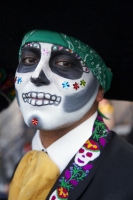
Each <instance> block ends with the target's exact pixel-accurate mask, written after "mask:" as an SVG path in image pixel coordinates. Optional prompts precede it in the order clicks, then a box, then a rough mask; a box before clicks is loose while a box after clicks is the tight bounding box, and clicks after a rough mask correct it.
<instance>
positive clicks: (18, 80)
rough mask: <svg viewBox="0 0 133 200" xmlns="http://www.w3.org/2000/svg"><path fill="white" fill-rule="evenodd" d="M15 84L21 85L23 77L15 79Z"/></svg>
mask: <svg viewBox="0 0 133 200" xmlns="http://www.w3.org/2000/svg"><path fill="white" fill-rule="evenodd" d="M14 83H17V84H21V83H22V77H18V78H17V76H16V77H15V79H14Z"/></svg>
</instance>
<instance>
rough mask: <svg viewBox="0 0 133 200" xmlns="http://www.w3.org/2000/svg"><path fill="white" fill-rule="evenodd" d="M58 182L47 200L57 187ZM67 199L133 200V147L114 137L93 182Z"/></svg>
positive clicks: (97, 167)
mask: <svg viewBox="0 0 133 200" xmlns="http://www.w3.org/2000/svg"><path fill="white" fill-rule="evenodd" d="M70 164H71V161H70V163H69V164H68V166H67V168H69V165H70ZM61 176H62V175H61ZM61 176H60V177H61ZM60 177H59V179H60ZM59 179H58V180H59ZM58 180H57V182H56V183H55V185H54V187H53V188H52V190H51V192H50V194H49V195H48V197H47V200H48V199H49V197H50V195H51V194H52V192H53V191H54V190H55V189H56V188H57V187H58V183H59V182H58ZM68 199H69V200H133V146H132V145H130V144H128V143H127V142H125V141H124V140H123V139H121V138H120V137H119V136H118V135H117V134H115V133H113V135H112V138H111V140H110V142H109V144H107V146H106V148H105V151H104V152H103V153H102V154H101V156H100V159H99V162H98V164H97V166H96V167H95V169H93V173H92V174H91V177H90V179H89V180H87V179H86V180H85V181H82V183H81V184H79V185H77V186H76V187H75V189H74V190H71V192H70V195H69V198H68Z"/></svg>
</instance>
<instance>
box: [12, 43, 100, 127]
mask: <svg viewBox="0 0 133 200" xmlns="http://www.w3.org/2000/svg"><path fill="white" fill-rule="evenodd" d="M27 46H28V45H27ZM29 46H31V48H30V49H29V47H24V49H23V51H22V52H23V53H22V60H21V61H20V63H19V66H18V69H17V72H16V79H15V80H16V81H15V87H16V91H17V97H18V101H19V105H20V109H21V111H22V114H23V117H24V120H25V123H26V124H27V125H28V126H30V127H35V128H36V129H40V130H54V129H58V128H60V127H65V126H68V125H70V124H73V123H74V122H76V121H78V120H79V119H81V118H82V117H83V116H84V115H85V114H86V113H87V112H88V111H89V110H90V108H91V107H92V105H93V103H94V101H95V98H96V95H97V92H98V88H99V83H98V81H97V79H96V78H95V77H94V76H93V74H92V72H91V71H90V72H89V73H86V70H88V68H86V67H85V66H82V65H81V63H80V61H79V60H78V59H77V58H76V56H75V54H74V53H70V52H68V50H67V49H66V48H64V49H65V50H62V47H59V46H56V47H58V51H57V49H56V48H55V46H53V44H48V43H30V44H29ZM33 47H34V48H33ZM27 48H28V49H27ZM35 49H36V50H35ZM60 52H62V53H60ZM64 52H65V53H64ZM77 65H79V66H77ZM83 71H85V72H83Z"/></svg>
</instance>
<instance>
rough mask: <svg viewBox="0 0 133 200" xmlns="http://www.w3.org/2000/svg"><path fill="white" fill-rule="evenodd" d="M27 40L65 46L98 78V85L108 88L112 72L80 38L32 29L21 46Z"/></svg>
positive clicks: (105, 89)
mask: <svg viewBox="0 0 133 200" xmlns="http://www.w3.org/2000/svg"><path fill="white" fill-rule="evenodd" d="M28 42H45V43H51V44H56V45H61V46H64V47H67V48H69V49H71V50H72V51H74V52H75V53H76V54H77V55H78V56H80V57H81V58H82V60H83V62H84V63H85V64H86V65H87V67H88V68H89V69H90V70H91V71H92V73H93V75H94V76H95V77H96V78H97V79H98V81H99V83H100V85H101V86H102V88H103V89H104V91H105V92H106V91H107V90H108V89H109V88H110V84H111V80H112V76H113V74H112V72H111V71H110V70H109V69H108V68H107V67H106V65H105V63H104V61H103V60H102V58H101V57H100V56H99V55H98V53H97V52H96V51H94V50H93V49H92V48H91V47H90V46H88V45H86V44H85V43H83V42H81V41H80V40H78V39H76V38H74V37H71V36H68V35H66V34H62V33H58V32H52V31H47V30H33V31H30V32H28V33H27V34H26V35H25V36H24V38H23V41H22V44H21V47H20V52H19V56H21V48H22V47H23V45H25V44H26V43H28Z"/></svg>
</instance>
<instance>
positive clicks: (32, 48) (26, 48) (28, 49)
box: [22, 47, 41, 55]
mask: <svg viewBox="0 0 133 200" xmlns="http://www.w3.org/2000/svg"><path fill="white" fill-rule="evenodd" d="M26 51H27V52H28V51H31V52H33V53H35V54H39V55H40V54H41V51H40V49H38V48H35V47H23V48H22V53H25V52H26Z"/></svg>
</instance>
